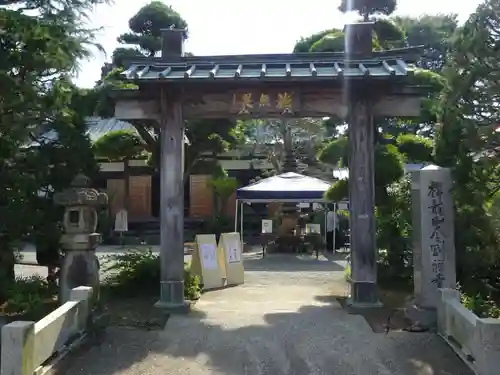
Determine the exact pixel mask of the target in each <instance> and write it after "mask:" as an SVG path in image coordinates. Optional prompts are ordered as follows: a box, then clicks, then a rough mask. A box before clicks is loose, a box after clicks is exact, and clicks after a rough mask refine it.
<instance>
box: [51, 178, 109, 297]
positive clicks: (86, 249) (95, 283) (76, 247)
mask: <svg viewBox="0 0 500 375" xmlns="http://www.w3.org/2000/svg"><path fill="white" fill-rule="evenodd" d="M89 185H90V180H89V178H88V177H86V176H84V175H77V176H76V177H75V179H74V180H73V182H72V184H71V188H69V189H67V190H65V191H62V192H60V193H57V194H56V195H55V197H54V200H55V203H56V204H59V205H61V206H64V207H65V211H64V218H63V228H64V234H63V236H62V237H61V247H62V249H63V251H64V259H63V262H62V265H61V273H60V277H59V284H60V295H59V299H60V302H61V304H63V303H65V302H67V301H69V296H70V293H71V290H72V289H73V288H76V287H79V286H90V287H92V288H93V290H94V295H96V296H98V290H99V261H98V259H97V256H96V254H95V249H96V248H97V246H98V245H99V244H100V243H101V235H100V234H99V233H95V230H96V228H97V211H96V208H97V207H99V206H102V205H105V204H107V202H108V196H107V195H106V194H104V193H100V192H98V191H97V190H95V189H92V188H90V187H89Z"/></svg>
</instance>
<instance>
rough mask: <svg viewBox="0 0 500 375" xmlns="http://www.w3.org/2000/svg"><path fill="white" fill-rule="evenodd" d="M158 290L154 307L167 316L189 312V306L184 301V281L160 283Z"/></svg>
mask: <svg viewBox="0 0 500 375" xmlns="http://www.w3.org/2000/svg"><path fill="white" fill-rule="evenodd" d="M160 288H161V289H160V300H159V301H158V302H156V304H155V307H157V308H159V309H162V310H164V312H165V313H167V314H187V313H188V312H189V311H190V310H191V304H190V303H189V301H186V300H185V299H184V281H182V280H180V281H178V280H176V281H162V282H161V287H160Z"/></svg>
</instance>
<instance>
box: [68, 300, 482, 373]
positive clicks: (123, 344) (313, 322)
mask: <svg viewBox="0 0 500 375" xmlns="http://www.w3.org/2000/svg"><path fill="white" fill-rule="evenodd" d="M339 314H343V312H342V310H339V309H338V308H335V307H332V306H325V307H313V306H303V307H302V308H300V309H299V311H297V312H281V313H272V314H266V315H264V316H263V319H262V322H261V323H260V324H251V325H248V326H246V325H244V324H245V322H244V321H242V322H241V324H242V326H241V327H230V326H224V325H216V324H213V323H211V322H210V318H209V317H207V316H204V314H200V313H198V314H194V315H191V316H189V317H176V318H175V319H171V321H170V322H169V323H168V324H167V328H166V330H165V331H158V332H145V331H139V330H135V329H123V328H122V329H117V328H113V329H110V330H109V332H108V334H107V335H106V337H105V338H104V341H103V342H102V343H101V344H100V345H99V346H96V347H93V348H91V349H90V350H89V351H88V352H85V353H80V354H77V355H76V356H75V357H74V358H73V359H72V361H71V362H72V365H71V366H70V367H67V368H66V371H63V372H59V374H72V375H73V374H75V375H76V374H92V375H101V374H102V375H104V374H106V375H113V374H137V375H139V374H141V375H142V374H158V375H159V374H169V375H175V374H193V375H197V374H200V375H201V374H228V375H239V374H265V375H267V374H269V375H279V374H287V375H291V374H297V375H305V374H313V373H314V374H335V375H351V374H352V375H354V374H356V375H365V374H366V375H371V374H391V375H392V374H398V375H399V374H401V375H403V374H404V375H472V373H471V372H470V371H469V370H468V368H466V367H465V365H464V364H463V363H462V362H461V361H460V360H459V359H458V358H457V357H456V356H455V354H454V353H453V352H452V351H451V349H449V348H448V347H447V346H446V345H445V344H444V343H443V342H442V341H441V340H440V339H439V338H438V337H437V336H435V335H431V334H411V333H390V334H388V335H383V334H373V333H372V332H371V330H370V332H368V331H367V330H365V333H364V334H363V333H361V332H357V333H356V334H357V339H356V342H354V341H353V340H352V338H353V336H352V334H353V333H354V332H352V327H349V326H345V325H339V324H338V323H337V322H336V318H338V316H339ZM324 316H328V317H329V318H330V319H331V324H329V325H328V326H325V325H323V324H321V323H320V322H324ZM364 324H365V323H364V321H362V318H360V320H359V325H361V326H362V325H364ZM408 335H412V336H411V337H410V336H408Z"/></svg>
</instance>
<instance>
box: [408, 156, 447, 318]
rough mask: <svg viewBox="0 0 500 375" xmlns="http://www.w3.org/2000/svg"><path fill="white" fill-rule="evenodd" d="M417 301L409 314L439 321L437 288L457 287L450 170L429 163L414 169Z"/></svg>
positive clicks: (409, 306) (415, 281)
mask: <svg viewBox="0 0 500 375" xmlns="http://www.w3.org/2000/svg"><path fill="white" fill-rule="evenodd" d="M411 189H412V227H413V267H414V270H413V284H414V300H413V301H412V302H411V303H410V304H409V305H408V306H407V308H406V313H407V316H408V317H409V318H410V320H412V321H413V322H414V323H415V324H417V325H419V326H421V327H424V328H430V327H433V326H435V324H436V318H437V317H436V307H437V304H438V301H439V298H440V296H439V291H438V288H449V289H455V288H456V268H455V267H456V265H455V243H454V211H453V201H452V196H451V173H450V170H449V169H448V168H441V167H438V166H436V165H429V166H427V167H424V168H422V169H421V170H419V171H415V172H412V184H411Z"/></svg>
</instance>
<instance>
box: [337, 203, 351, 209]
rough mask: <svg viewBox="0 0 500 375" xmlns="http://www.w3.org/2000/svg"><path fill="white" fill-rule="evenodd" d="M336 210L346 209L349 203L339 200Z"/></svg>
mask: <svg viewBox="0 0 500 375" xmlns="http://www.w3.org/2000/svg"><path fill="white" fill-rule="evenodd" d="M337 209H338V210H348V209H349V204H348V203H347V202H340V203H339V204H338V206H337Z"/></svg>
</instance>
